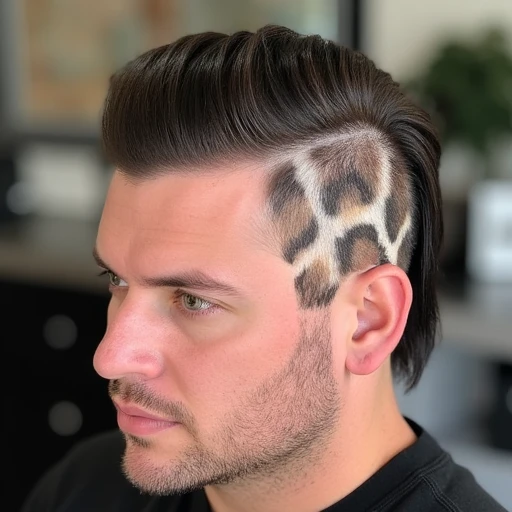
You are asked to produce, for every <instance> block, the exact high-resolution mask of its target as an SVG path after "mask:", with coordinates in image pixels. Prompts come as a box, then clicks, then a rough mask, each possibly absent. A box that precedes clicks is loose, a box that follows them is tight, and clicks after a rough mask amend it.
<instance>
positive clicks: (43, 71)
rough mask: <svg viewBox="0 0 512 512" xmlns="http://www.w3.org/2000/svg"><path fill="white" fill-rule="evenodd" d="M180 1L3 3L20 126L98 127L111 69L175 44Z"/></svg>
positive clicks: (7, 107)
mask: <svg viewBox="0 0 512 512" xmlns="http://www.w3.org/2000/svg"><path fill="white" fill-rule="evenodd" d="M178 3H179V2H177V1H173V0H130V1H127V0H108V2H90V1H88V0H3V1H2V2H0V4H1V7H0V10H1V12H0V20H1V21H0V24H1V26H0V32H1V33H2V34H3V41H0V46H1V48H3V52H2V55H1V57H2V58H1V63H2V68H3V69H2V75H1V76H2V77H3V84H2V92H3V94H2V96H3V100H4V101H3V104H4V107H3V110H4V112H3V113H4V115H5V117H7V118H8V120H9V122H10V123H11V124H14V125H15V126H16V127H17V129H18V130H21V131H24V130H32V129H34V128H35V129H38V128H42V129H51V128H52V127H54V128H57V129H59V128H60V130H61V131H62V132H66V131H68V130H69V129H71V130H73V129H82V130H87V129H93V127H95V126H96V124H97V121H98V115H99V111H100V108H101V104H102V101H103V99H104V95H105V91H106V88H107V86H108V80H109V77H110V75H111V73H112V72H113V71H114V70H115V69H117V68H119V67H120V66H121V65H123V64H124V63H126V62H127V61H128V60H130V59H131V58H133V57H135V56H136V55H137V54H139V53H141V52H142V51H144V50H145V49H148V48H151V47H154V46H158V45H160V44H164V43H165V42H169V40H170V39H172V38H173V37H174V35H175V33H176V28H175V25H176V22H177V20H178V19H179V16H178V15H177V11H176V5H177V4H178Z"/></svg>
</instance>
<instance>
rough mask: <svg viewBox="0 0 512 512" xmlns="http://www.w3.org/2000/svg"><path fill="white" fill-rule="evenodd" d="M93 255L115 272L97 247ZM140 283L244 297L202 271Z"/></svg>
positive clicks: (230, 286)
mask: <svg viewBox="0 0 512 512" xmlns="http://www.w3.org/2000/svg"><path fill="white" fill-rule="evenodd" d="M92 255H93V258H94V260H95V261H96V263H97V264H98V265H99V266H100V267H102V268H104V269H107V270H111V271H112V272H114V271H113V270H112V269H111V268H110V266H109V265H107V264H106V263H105V261H104V260H103V258H101V256H100V255H99V253H98V249H97V248H96V247H94V249H93V251H92ZM114 274H115V272H114ZM140 282H141V283H142V285H143V286H147V287H156V288H165V287H172V288H190V289H194V290H204V291H213V292H220V293H223V294H226V295H231V296H234V297H242V296H243V294H242V292H241V291H240V290H239V289H238V288H236V287H234V286H232V285H231V284H229V283H225V282H223V281H219V280H218V279H216V278H214V277H212V276H209V275H208V274H205V273H204V272H202V271H201V270H187V271H183V272H178V273H176V274H174V275H169V276H159V277H143V278H141V279H140Z"/></svg>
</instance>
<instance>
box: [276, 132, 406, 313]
mask: <svg viewBox="0 0 512 512" xmlns="http://www.w3.org/2000/svg"><path fill="white" fill-rule="evenodd" d="M393 153H394V152H393V151H392V150H391V148H390V146H389V144H388V143H387V142H386V140H385V139H384V137H383V136H382V135H380V134H379V133H378V132H376V131H375V130H371V129H363V130H355V131H352V132H350V133H349V134H347V135H344V136H341V137H336V138H333V139H331V140H329V139H327V140H324V141H322V142H321V143H316V144H314V145H312V146H310V147H309V148H308V149H306V150H303V151H299V152H296V153H295V154H294V156H291V157H290V158H289V159H287V161H286V163H281V164H279V166H278V168H277V169H276V170H275V172H274V173H273V175H272V178H271V181H270V188H269V206H270V215H271V218H272V220H273V224H274V225H275V226H276V228H277V236H278V239H279V242H280V246H281V248H282V255H283V257H284V259H285V260H286V261H287V262H288V263H290V264H292V265H293V266H294V267H295V270H296V274H295V276H296V277H295V288H296V291H297V294H298V297H299V302H300V305H301V307H302V308H315V307H325V306H327V305H329V304H330V302H331V301H332V299H333V298H334V295H335V294H336V291H337V290H338V287H339V284H340V281H341V280H342V279H343V277H344V276H347V275H348V274H350V273H352V272H357V271H362V270H365V269H367V268H370V267H371V266H375V265H380V264H383V263H392V264H394V265H398V266H400V267H402V268H403V269H404V270H406V269H407V267H408V264H409V261H410V258H411V254H412V249H413V240H414V223H413V216H414V215H413V197H412V191H411V185H410V182H409V178H408V174H407V168H406V166H405V164H404V163H403V162H402V161H401V160H400V159H399V158H397V157H396V156H395V155H394V154H393Z"/></svg>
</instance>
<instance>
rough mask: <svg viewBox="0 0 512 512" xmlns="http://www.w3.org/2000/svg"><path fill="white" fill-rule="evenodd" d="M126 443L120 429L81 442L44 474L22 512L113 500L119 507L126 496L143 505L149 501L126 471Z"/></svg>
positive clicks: (76, 507) (75, 507)
mask: <svg viewBox="0 0 512 512" xmlns="http://www.w3.org/2000/svg"><path fill="white" fill-rule="evenodd" d="M124 445H125V444H124V439H123V437H122V435H121V434H120V432H119V431H112V432H110V431H109V432H105V433H102V434H99V435H96V436H94V437H91V438H89V439H87V440H84V441H81V442H79V443H77V444H76V445H75V446H74V447H73V448H72V449H71V450H70V452H69V453H68V454H67V455H66V456H65V457H64V458H63V459H62V460H61V461H59V462H58V463H57V464H56V465H54V466H53V467H52V468H50V469H49V470H48V471H47V472H46V473H45V474H44V475H43V476H42V478H41V479H40V480H39V482H38V483H37V485H36V486H35V487H34V489H33V490H32V492H31V494H30V495H29V497H28V498H27V500H26V502H25V505H24V507H23V508H22V512H35V511H38V512H43V511H50V510H51V511H60V510H76V511H77V512H78V511H79V510H84V511H85V510H96V509H95V508H93V507H94V506H98V505H99V504H100V503H101V504H103V506H104V505H105V504H106V503H109V502H110V503H111V504H112V507H113V508H112V510H116V509H117V508H118V507H120V504H121V503H122V502H123V501H125V500H130V502H133V503H134V504H135V503H138V504H139V505H140V504H142V503H144V502H146V501H148V498H147V497H144V496H142V495H141V494H140V492H139V491H138V490H136V489H135V488H134V487H132V486H131V484H130V483H129V482H128V481H127V480H126V479H125V477H124V475H123V473H122V470H121V460H122V455H123V452H124ZM119 509H120V510H121V509H122V508H119ZM126 510H130V509H129V508H127V509H126ZM135 510H137V509H135Z"/></svg>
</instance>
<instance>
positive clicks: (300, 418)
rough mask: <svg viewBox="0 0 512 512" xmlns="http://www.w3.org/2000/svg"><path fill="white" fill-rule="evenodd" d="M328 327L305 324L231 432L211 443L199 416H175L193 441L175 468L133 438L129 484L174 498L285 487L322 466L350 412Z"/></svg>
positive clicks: (228, 422)
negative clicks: (343, 415)
mask: <svg viewBox="0 0 512 512" xmlns="http://www.w3.org/2000/svg"><path fill="white" fill-rule="evenodd" d="M327 326H328V323H327V321H326V320H325V319H324V321H322V322H319V323H317V324H315V325H314V326H309V325H304V326H303V327H302V329H301V335H300V339H299V342H298V344H297V347H296V348H295V350H294V352H293V354H292V356H291V358H290V360H289V361H288V363H287V364H286V366H285V367H284V368H282V369H281V370H280V371H279V372H278V373H277V374H275V375H274V376H273V377H271V378H269V379H268V380H267V381H265V382H264V383H263V384H261V385H260V386H259V387H258V388H257V389H256V390H255V391H254V392H252V393H251V394H250V395H249V396H248V397H247V398H246V399H245V400H244V401H243V403H242V404H241V405H239V406H238V407H237V409H236V410H235V411H233V412H232V413H231V414H230V415H229V416H228V417H225V418H224V419H223V421H222V422H221V423H222V425H223V431H222V432H218V433H217V434H216V435H214V436H212V438H211V439H208V441H207V442H205V441H203V440H201V438H200V436H199V433H198V432H197V431H196V429H195V426H193V425H194V423H193V417H191V416H190V415H189V414H188V413H187V412H186V411H185V410H181V412H179V413H178V411H174V413H176V414H180V415H181V416H180V418H181V419H182V420H183V424H184V426H186V427H187V430H189V433H190V435H191V437H192V439H193V442H192V443H191V445H190V446H189V447H188V448H186V449H185V450H183V451H181V452H180V454H179V457H178V458H177V459H176V460H170V461H169V464H166V465H161V464H156V463H155V462H154V461H153V460H152V458H151V455H150V453H149V450H148V454H147V456H145V455H144V452H143V451H142V452H141V449H144V448H146V449H148V448H150V447H151V442H150V441H148V440H145V439H142V438H137V437H134V436H131V435H125V438H126V442H127V449H126V452H125V455H124V457H123V463H122V469H123V472H124V474H125V475H126V477H127V478H128V480H129V481H130V482H131V483H132V484H133V485H135V486H136V487H138V488H139V489H140V490H141V491H143V492H145V493H149V494H155V495H172V494H183V493H186V492H190V491H193V490H196V489H201V488H204V487H206V486H208V485H227V484H230V485H232V486H234V485H244V484H245V483H248V482H250V481H254V480H264V479H267V478H271V479H272V480H273V481H274V482H275V483H276V484H277V483H278V482H279V481H280V480H281V479H282V478H286V475H289V474H290V473H291V472H296V471H301V470H302V471H304V468H305V467H307V466H310V465H314V464H315V459H317V458H319V457H321V454H322V453H323V452H324V450H325V449H326V447H327V445H328V443H329V440H330V439H331V437H332V435H333V433H334V431H335V428H336V424H337V420H338V417H339V412H340V408H341V406H342V404H341V398H340V396H339V392H338V389H337V385H336V381H335V378H334V375H333V364H332V347H331V340H330V333H329V329H328V327H327ZM111 387H112V386H111ZM141 395H142V393H141ZM141 402H143V403H144V404H145V405H150V402H151V401H150V399H149V398H148V399H147V400H139V401H138V403H139V404H141Z"/></svg>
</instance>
